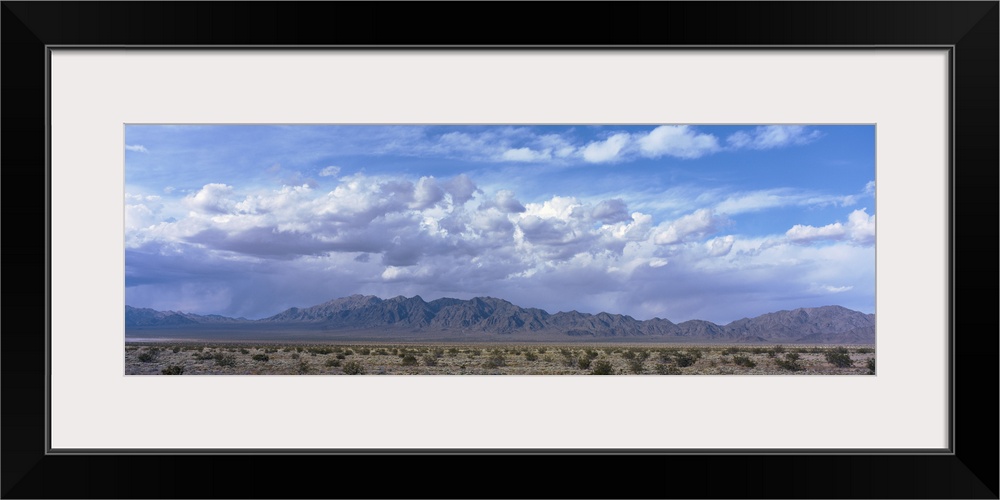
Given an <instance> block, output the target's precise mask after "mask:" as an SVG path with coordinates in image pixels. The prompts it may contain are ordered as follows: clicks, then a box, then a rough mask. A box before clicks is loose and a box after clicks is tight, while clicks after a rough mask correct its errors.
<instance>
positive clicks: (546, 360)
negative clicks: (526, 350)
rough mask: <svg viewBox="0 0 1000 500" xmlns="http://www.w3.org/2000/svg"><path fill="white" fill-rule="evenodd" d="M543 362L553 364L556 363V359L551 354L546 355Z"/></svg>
mask: <svg viewBox="0 0 1000 500" xmlns="http://www.w3.org/2000/svg"><path fill="white" fill-rule="evenodd" d="M542 361H544V362H546V363H551V362H553V361H555V358H553V357H552V355H551V354H546V355H544V356H542Z"/></svg>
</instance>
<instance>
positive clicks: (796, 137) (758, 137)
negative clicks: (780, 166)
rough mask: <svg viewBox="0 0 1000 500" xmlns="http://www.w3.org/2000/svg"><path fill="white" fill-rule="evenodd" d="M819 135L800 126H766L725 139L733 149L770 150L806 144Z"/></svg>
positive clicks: (815, 131)
mask: <svg viewBox="0 0 1000 500" xmlns="http://www.w3.org/2000/svg"><path fill="white" fill-rule="evenodd" d="M820 135H821V134H820V132H819V131H818V130H814V131H812V132H810V131H808V130H807V129H806V128H805V127H803V126H801V125H768V126H764V127H756V128H754V129H753V130H752V131H750V132H745V131H742V130H741V131H739V132H736V133H734V134H732V135H730V136H729V137H728V138H726V142H727V143H728V144H729V146H730V147H732V148H734V149H744V148H745V149H772V148H780V147H784V146H791V145H802V144H808V143H810V142H812V141H814V140H816V139H818V138H819V137H820Z"/></svg>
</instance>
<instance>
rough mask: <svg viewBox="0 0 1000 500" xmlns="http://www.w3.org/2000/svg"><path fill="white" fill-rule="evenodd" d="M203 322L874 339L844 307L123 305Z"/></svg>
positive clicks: (190, 324) (173, 321)
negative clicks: (731, 311)
mask: <svg viewBox="0 0 1000 500" xmlns="http://www.w3.org/2000/svg"><path fill="white" fill-rule="evenodd" d="M202 325H231V326H233V327H237V328H238V327H239V326H240V325H253V326H255V327H262V326H274V327H281V328H284V329H295V328H296V327H300V328H301V327H307V326H308V327H316V326H321V327H322V328H323V329H324V330H327V331H337V330H381V331H390V332H391V331H407V332H438V333H439V332H455V333H461V334H463V335H469V334H471V335H474V336H485V337H495V336H511V335H517V336H521V337H523V336H525V335H539V336H542V335H546V336H552V335H558V336H568V337H572V338H573V339H584V338H587V337H592V338H594V339H595V340H598V339H601V338H621V337H636V340H641V338H643V337H645V338H651V337H657V338H667V337H670V338H676V339H677V340H690V341H701V340H705V341H726V342H810V343H865V344H867V343H874V342H875V315H874V314H864V313H861V312H858V311H853V310H850V309H847V308H844V307H841V306H823V307H813V308H799V309H794V310H790V311H777V312H772V313H767V314H763V315H760V316H757V317H755V318H743V319H740V320H736V321H733V322H731V323H728V324H726V325H717V324H715V323H712V322H709V321H703V320H690V321H685V322H682V323H673V322H671V321H670V320H667V319H661V318H653V319H649V320H637V319H635V318H633V317H631V316H627V315H622V314H610V313H606V312H601V313H597V314H588V313H581V312H577V311H569V312H557V313H554V314H550V313H548V312H546V311H544V310H542V309H537V308H524V307H519V306H516V305H514V304H512V303H510V302H508V301H506V300H503V299H498V298H494V297H475V298H472V299H469V300H460V299H453V298H441V299H437V300H432V301H430V302H427V301H424V299H423V298H421V297H420V296H414V297H403V296H398V297H393V298H390V299H381V298H379V297H375V296H372V295H351V296H349V297H341V298H338V299H334V300H331V301H329V302H325V303H323V304H318V305H315V306H312V307H305V308H298V307H292V308H289V309H286V310H285V311H282V312H280V313H278V314H275V315H274V316H270V317H267V318H263V319H259V320H248V319H245V318H227V317H225V316H219V315H208V316H201V315H197V314H188V313H183V312H175V311H155V310H153V309H142V308H134V307H130V306H125V327H126V330H130V329H131V330H135V329H144V328H179V329H183V328H196V327H198V326H202Z"/></svg>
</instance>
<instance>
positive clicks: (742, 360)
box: [733, 356, 757, 368]
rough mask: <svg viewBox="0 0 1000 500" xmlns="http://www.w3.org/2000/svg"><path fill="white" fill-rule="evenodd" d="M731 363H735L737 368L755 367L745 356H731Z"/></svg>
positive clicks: (754, 363) (752, 361)
mask: <svg viewBox="0 0 1000 500" xmlns="http://www.w3.org/2000/svg"><path fill="white" fill-rule="evenodd" d="M733 363H736V364H737V365H739V366H745V367H747V368H753V367H755V366H757V363H756V362H754V360H752V359H750V358H749V357H747V356H733Z"/></svg>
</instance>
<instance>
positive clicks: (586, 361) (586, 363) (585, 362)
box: [576, 354, 593, 370]
mask: <svg viewBox="0 0 1000 500" xmlns="http://www.w3.org/2000/svg"><path fill="white" fill-rule="evenodd" d="M591 361H593V360H592V359H591V358H590V357H589V356H587V355H586V354H584V355H583V356H580V359H579V360H577V362H576V365H577V366H579V367H580V369H581V370H586V369H588V368H590V362H591Z"/></svg>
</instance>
